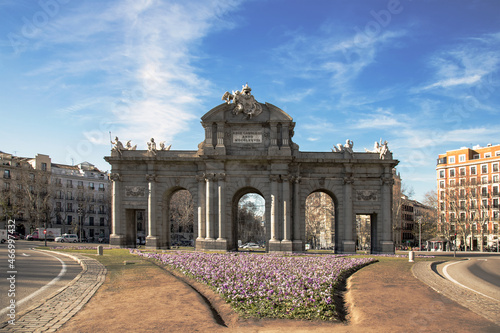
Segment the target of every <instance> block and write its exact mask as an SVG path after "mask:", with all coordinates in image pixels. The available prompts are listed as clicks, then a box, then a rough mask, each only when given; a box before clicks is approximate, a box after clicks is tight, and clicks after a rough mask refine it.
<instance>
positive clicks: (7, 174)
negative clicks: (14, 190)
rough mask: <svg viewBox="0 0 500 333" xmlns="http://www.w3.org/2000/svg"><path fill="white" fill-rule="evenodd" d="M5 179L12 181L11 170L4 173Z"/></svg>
mask: <svg viewBox="0 0 500 333" xmlns="http://www.w3.org/2000/svg"><path fill="white" fill-rule="evenodd" d="M3 178H6V179H10V170H4V171H3Z"/></svg>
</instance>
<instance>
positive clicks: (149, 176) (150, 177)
mask: <svg viewBox="0 0 500 333" xmlns="http://www.w3.org/2000/svg"><path fill="white" fill-rule="evenodd" d="M146 180H147V181H148V182H155V181H156V175H155V174H153V173H149V174H146Z"/></svg>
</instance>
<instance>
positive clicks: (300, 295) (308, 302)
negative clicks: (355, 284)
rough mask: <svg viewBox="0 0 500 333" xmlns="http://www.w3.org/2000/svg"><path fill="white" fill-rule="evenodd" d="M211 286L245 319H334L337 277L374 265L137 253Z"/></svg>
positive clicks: (329, 259) (331, 258)
mask: <svg viewBox="0 0 500 333" xmlns="http://www.w3.org/2000/svg"><path fill="white" fill-rule="evenodd" d="M131 252H132V253H135V254H137V255H140V256H144V257H148V258H153V259H157V260H160V261H161V262H162V263H164V264H165V265H167V266H169V267H171V268H174V269H177V270H179V271H180V272H182V273H183V274H185V275H188V276H190V277H193V278H194V279H196V280H198V281H200V282H202V283H205V284H207V285H209V286H211V287H212V288H213V289H214V290H215V291H216V292H218V293H219V294H221V295H222V297H223V298H224V299H225V300H226V301H227V302H228V303H230V304H231V306H232V307H233V308H234V309H235V310H236V311H237V312H238V313H240V314H241V315H242V316H244V317H258V318H261V317H268V318H288V319H321V320H337V319H338V317H339V316H338V313H337V310H338V309H336V304H335V302H334V300H333V298H334V293H335V288H336V286H337V285H338V283H339V279H340V278H342V275H345V274H349V273H351V272H352V271H354V270H355V269H357V268H359V267H360V266H363V265H366V264H368V263H370V262H373V261H375V259H373V258H350V257H345V256H335V255H324V256H311V255H306V256H283V255H269V254H268V255H262V254H260V255H259V254H250V253H239V254H234V253H224V254H215V253H212V254H209V253H203V252H180V251H179V252H170V253H162V254H157V253H142V252H139V251H135V250H131Z"/></svg>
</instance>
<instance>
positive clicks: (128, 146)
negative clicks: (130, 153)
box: [111, 136, 172, 156]
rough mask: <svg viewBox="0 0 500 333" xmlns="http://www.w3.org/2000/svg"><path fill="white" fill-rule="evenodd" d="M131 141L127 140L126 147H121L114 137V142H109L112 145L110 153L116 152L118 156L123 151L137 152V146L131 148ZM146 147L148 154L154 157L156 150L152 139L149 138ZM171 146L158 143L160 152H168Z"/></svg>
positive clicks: (163, 142)
mask: <svg viewBox="0 0 500 333" xmlns="http://www.w3.org/2000/svg"><path fill="white" fill-rule="evenodd" d="M131 142H132V140H128V141H127V143H126V145H125V146H123V144H122V143H121V141H120V140H119V139H118V137H117V136H116V137H115V141H111V144H113V145H114V146H113V148H111V151H116V152H117V153H118V154H119V155H120V156H121V155H122V152H123V151H124V150H137V145H134V146H132V143H131ZM147 146H148V152H150V153H152V154H153V155H156V152H157V149H156V142H155V139H154V138H151V140H150V141H149V142H147ZM171 147H172V145H169V146H165V141H162V142H160V149H159V150H160V151H161V150H170V148H171Z"/></svg>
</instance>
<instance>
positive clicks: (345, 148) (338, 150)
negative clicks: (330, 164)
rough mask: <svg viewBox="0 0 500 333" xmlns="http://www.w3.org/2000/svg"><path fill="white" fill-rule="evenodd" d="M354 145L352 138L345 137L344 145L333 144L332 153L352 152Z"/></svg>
mask: <svg viewBox="0 0 500 333" xmlns="http://www.w3.org/2000/svg"><path fill="white" fill-rule="evenodd" d="M353 146H354V142H352V140H349V139H347V140H346V141H345V145H342V144H341V143H338V144H337V146H336V147H335V146H333V149H332V151H333V152H334V153H343V152H345V151H346V152H348V153H349V154H351V155H352V154H353V153H354V151H353V150H352V147H353Z"/></svg>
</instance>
